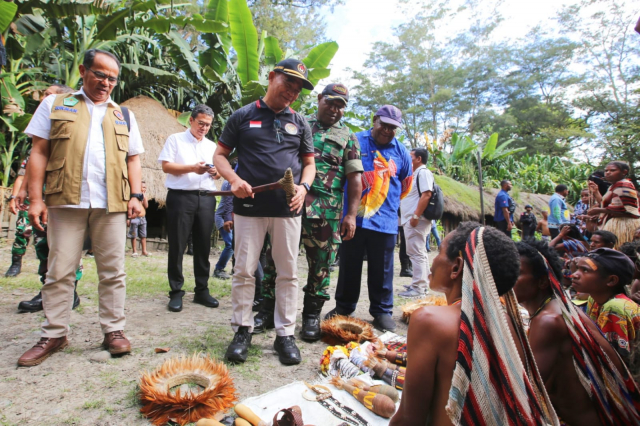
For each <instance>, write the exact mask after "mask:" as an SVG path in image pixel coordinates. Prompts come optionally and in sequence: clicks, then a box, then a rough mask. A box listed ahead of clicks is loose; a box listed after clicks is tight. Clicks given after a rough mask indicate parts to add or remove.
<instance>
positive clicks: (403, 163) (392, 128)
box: [326, 105, 413, 331]
mask: <svg viewBox="0 0 640 426" xmlns="http://www.w3.org/2000/svg"><path fill="white" fill-rule="evenodd" d="M401 121H402V112H401V111H400V110H399V109H398V108H396V107H395V106H392V105H385V106H383V107H382V108H380V109H379V110H378V112H377V113H376V115H375V116H374V118H373V127H372V128H371V129H369V130H366V131H363V132H360V133H357V134H356V136H357V137H358V142H359V143H360V150H361V153H362V165H363V167H364V173H363V174H362V197H361V199H360V206H359V208H358V216H357V218H356V232H355V235H354V237H353V239H351V240H348V241H343V243H342V254H341V256H340V273H339V275H338V286H337V288H336V296H335V299H336V307H335V309H333V310H331V311H330V312H329V313H328V314H327V316H326V318H330V317H332V316H334V315H350V314H352V313H353V311H355V309H356V305H357V303H358V298H359V297H360V284H361V279H362V262H363V257H364V255H365V254H366V255H367V259H368V263H369V266H368V277H367V286H368V288H369V301H370V306H369V313H370V314H371V316H373V317H374V321H373V325H374V327H376V328H378V329H380V330H389V331H393V330H395V328H396V324H395V322H394V321H393V319H392V318H391V313H392V309H393V257H394V248H395V242H396V234H397V233H398V208H399V207H400V200H401V199H402V198H404V197H405V196H406V195H407V194H408V193H409V190H411V182H412V172H413V169H412V165H411V157H410V156H409V152H408V151H407V149H406V148H405V147H404V145H402V144H401V143H400V142H399V141H398V140H397V139H396V137H395V135H396V131H397V129H398V128H400V127H401V126H402V124H401ZM347 186H348V183H347ZM347 193H348V190H345V194H347ZM344 206H345V207H344V208H345V214H346V208H347V202H345V203H344Z"/></svg>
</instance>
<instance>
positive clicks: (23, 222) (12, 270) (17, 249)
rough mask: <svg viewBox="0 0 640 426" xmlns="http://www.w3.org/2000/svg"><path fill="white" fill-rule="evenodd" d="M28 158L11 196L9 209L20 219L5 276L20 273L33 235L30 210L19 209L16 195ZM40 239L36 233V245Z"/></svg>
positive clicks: (21, 167) (24, 162)
mask: <svg viewBox="0 0 640 426" xmlns="http://www.w3.org/2000/svg"><path fill="white" fill-rule="evenodd" d="M27 158H28V157H27ZM27 158H25V159H24V160H23V161H22V163H21V164H20V169H19V170H18V177H16V181H15V182H14V184H13V192H12V194H11V196H10V197H9V210H11V213H13V214H17V215H18V219H17V220H16V233H15V240H14V241H13V246H12V247H11V266H9V269H8V270H7V272H6V273H5V274H4V276H5V277H15V276H17V275H18V274H19V273H20V270H21V269H22V256H24V254H25V252H26V251H27V246H28V245H29V240H30V239H31V235H33V229H32V228H31V223H29V216H28V212H27V211H26V210H18V209H17V207H16V195H18V191H20V188H21V186H22V183H23V181H24V176H25V168H26V165H27ZM38 240H39V238H38V236H37V235H36V237H35V240H34V245H35V244H36V243H37V242H38Z"/></svg>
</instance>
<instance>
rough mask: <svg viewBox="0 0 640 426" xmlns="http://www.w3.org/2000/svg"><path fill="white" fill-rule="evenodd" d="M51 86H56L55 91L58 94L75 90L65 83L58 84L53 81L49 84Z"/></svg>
mask: <svg viewBox="0 0 640 426" xmlns="http://www.w3.org/2000/svg"><path fill="white" fill-rule="evenodd" d="M51 87H57V88H58V89H57V90H56V92H57V93H58V94H59V95H60V94H63V93H73V92H75V90H73V89H72V88H71V87H69V86H67V85H65V84H60V83H53V84H52V85H51Z"/></svg>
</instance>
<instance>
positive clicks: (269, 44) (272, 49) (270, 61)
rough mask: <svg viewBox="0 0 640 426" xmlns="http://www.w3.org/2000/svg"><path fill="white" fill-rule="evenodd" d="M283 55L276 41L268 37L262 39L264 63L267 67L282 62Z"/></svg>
mask: <svg viewBox="0 0 640 426" xmlns="http://www.w3.org/2000/svg"><path fill="white" fill-rule="evenodd" d="M283 56H284V53H283V52H282V49H280V45H279V44H278V39H277V38H275V37H273V36H269V37H267V38H265V39H264V62H265V64H267V65H275V64H277V63H278V62H280V61H281V60H282V57H283Z"/></svg>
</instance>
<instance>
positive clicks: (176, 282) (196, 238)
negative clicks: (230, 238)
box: [167, 189, 216, 297]
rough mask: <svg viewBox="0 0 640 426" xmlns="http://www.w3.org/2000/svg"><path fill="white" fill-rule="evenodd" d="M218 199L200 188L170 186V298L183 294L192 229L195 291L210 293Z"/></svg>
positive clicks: (168, 267) (168, 218)
mask: <svg viewBox="0 0 640 426" xmlns="http://www.w3.org/2000/svg"><path fill="white" fill-rule="evenodd" d="M215 212H216V198H215V197H211V196H208V195H201V193H198V192H197V191H178V190H173V189H170V190H169V193H168V194H167V236H168V239H169V260H168V265H167V275H168V277H169V286H171V291H170V292H169V296H170V297H176V296H180V297H182V296H184V291H182V285H183V284H184V276H183V275H182V257H183V255H184V250H185V248H186V247H187V239H188V238H189V234H190V233H192V232H193V237H192V238H193V274H194V276H195V281H196V288H195V292H196V294H208V293H209V270H210V268H211V265H210V263H209V253H210V251H211V233H212V232H213V226H214V222H215Z"/></svg>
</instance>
